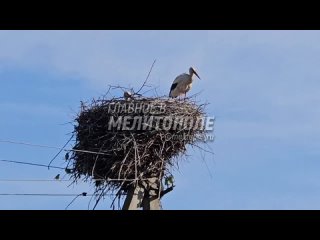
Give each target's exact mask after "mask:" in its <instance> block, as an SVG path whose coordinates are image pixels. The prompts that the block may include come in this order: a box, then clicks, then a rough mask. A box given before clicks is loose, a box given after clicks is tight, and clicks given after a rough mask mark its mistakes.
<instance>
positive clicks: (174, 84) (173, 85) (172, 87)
mask: <svg viewBox="0 0 320 240" xmlns="http://www.w3.org/2000/svg"><path fill="white" fill-rule="evenodd" d="M177 85H178V83H173V84H172V85H171V88H170V92H169V96H170V97H172V96H171V92H172V91H173V90H174V89H175V88H176V87H177Z"/></svg>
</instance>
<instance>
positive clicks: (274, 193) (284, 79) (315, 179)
mask: <svg viewBox="0 0 320 240" xmlns="http://www.w3.org/2000/svg"><path fill="white" fill-rule="evenodd" d="M319 42H320V32H319V31H0V83H1V85H0V116H1V118H0V139H5V140H15V141H24V142H31V143H36V144H44V145H50V146H63V145H64V143H65V142H66V141H67V140H68V138H69V135H68V133H70V132H71V131H72V126H71V125H70V124H66V123H67V122H70V121H71V120H72V119H73V117H74V116H75V114H76V112H77V111H78V108H79V103H80V100H84V101H85V100H89V99H91V98H92V97H98V96H100V95H101V94H103V93H104V92H105V91H106V90H107V86H108V85H109V84H111V85H112V84H113V85H114V84H120V85H124V86H131V87H136V88H137V87H139V86H140V84H141V83H142V82H143V80H144V78H145V77H146V74H147V72H148V70H149V68H150V65H151V64H152V62H153V60H154V59H157V62H156V65H155V67H154V69H153V71H152V74H151V77H150V81H151V83H152V84H153V85H155V86H158V87H159V88H158V92H159V93H160V94H167V93H168V90H169V88H170V85H171V83H172V81H173V79H174V78H175V77H176V76H177V75H178V74H180V73H182V72H186V71H187V70H188V68H189V67H190V66H194V67H195V68H197V69H198V73H199V75H200V77H201V79H202V80H199V81H197V80H196V82H195V84H194V87H193V89H192V90H191V92H192V93H197V92H201V96H199V97H198V99H199V100H200V101H207V102H209V103H210V105H209V106H208V107H207V112H208V114H209V115H211V116H215V117H216V125H215V136H216V139H215V142H212V143H210V146H211V147H212V149H213V151H214V153H215V154H214V156H213V157H212V156H210V155H206V158H205V161H206V164H207V165H208V168H209V170H210V172H211V175H212V176H211V175H210V173H209V171H208V168H207V167H206V164H205V163H204V162H203V161H202V160H201V155H200V153H199V152H197V151H195V152H193V151H192V150H190V152H189V153H190V154H191V156H190V157H189V158H188V160H187V161H182V162H181V166H180V169H179V171H176V172H175V180H176V185H177V186H176V188H175V190H174V191H173V192H171V193H170V194H168V195H166V196H165V197H164V199H163V207H164V208H165V209H320V191H319V187H320V181H319V180H320V175H319V173H318V171H319V169H320V162H319V157H320V148H319V145H320V127H319V122H320V108H318V103H319V101H320V95H319V92H318V91H319V89H320V82H319V77H320V68H319V66H320V46H319V44H318V43H319ZM55 153H56V151H55V150H51V149H41V148H35V147H26V146H19V145H10V144H4V143H0V159H11V160H16V161H30V162H37V163H41V164H47V163H48V162H49V161H50V159H51V158H52V157H53V156H54V155H55ZM54 164H55V165H57V166H64V160H63V156H61V157H59V158H58V159H57V160H56V161H55V162H54ZM58 173H62V172H61V171H59V170H53V169H51V170H47V169H46V168H36V167H31V166H23V165H16V164H8V163H0V180H1V179H53V178H54V176H55V175H56V174H58ZM62 174H63V173H62ZM68 185H69V184H68V183H66V182H32V183H30V182H1V181H0V193H81V192H83V191H87V192H92V190H91V189H92V186H90V185H89V184H85V183H80V184H79V185H76V186H70V187H68ZM71 200H72V198H70V197H17V196H14V197H13V196H0V208H1V209H64V208H65V207H66V205H67V204H68V203H69V202H70V201H71ZM89 200H90V199H89V198H84V197H83V198H79V199H77V200H76V201H75V203H74V204H73V205H72V206H71V207H70V209H87V208H88V202H89ZM109 206H110V200H109V198H106V200H105V201H104V202H102V203H100V204H99V207H98V209H109Z"/></svg>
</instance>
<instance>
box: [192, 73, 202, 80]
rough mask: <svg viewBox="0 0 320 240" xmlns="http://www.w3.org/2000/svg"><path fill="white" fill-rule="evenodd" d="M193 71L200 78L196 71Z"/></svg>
mask: <svg viewBox="0 0 320 240" xmlns="http://www.w3.org/2000/svg"><path fill="white" fill-rule="evenodd" d="M193 72H194V74H195V75H196V76H197V77H198V78H199V79H201V78H200V77H199V75H198V73H196V71H193Z"/></svg>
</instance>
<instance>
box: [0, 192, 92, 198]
mask: <svg viewBox="0 0 320 240" xmlns="http://www.w3.org/2000/svg"><path fill="white" fill-rule="evenodd" d="M79 195H80V196H83V197H86V196H96V195H97V194H85V195H83V193H81V194H73V193H70V194H69V193H0V196H41V197H42V196H43V197H45V196H47V197H75V196H79Z"/></svg>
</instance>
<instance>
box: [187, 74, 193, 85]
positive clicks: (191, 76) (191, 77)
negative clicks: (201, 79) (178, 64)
mask: <svg viewBox="0 0 320 240" xmlns="http://www.w3.org/2000/svg"><path fill="white" fill-rule="evenodd" d="M193 74H194V73H193V72H192V73H190V78H189V81H188V83H192V82H193Z"/></svg>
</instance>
